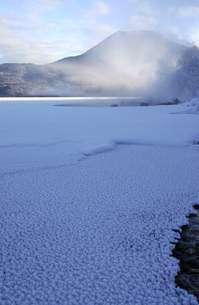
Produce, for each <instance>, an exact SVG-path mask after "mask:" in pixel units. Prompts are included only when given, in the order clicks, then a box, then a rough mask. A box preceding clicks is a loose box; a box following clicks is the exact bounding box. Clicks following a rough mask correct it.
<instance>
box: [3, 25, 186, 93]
mask: <svg viewBox="0 0 199 305" xmlns="http://www.w3.org/2000/svg"><path fill="white" fill-rule="evenodd" d="M184 49H185V47H183V46H181V45H179V44H176V43H174V42H171V41H169V40H167V39H166V38H164V37H163V36H161V35H160V34H158V33H155V32H150V31H131V32H123V31H119V32H117V33H115V34H113V35H111V36H110V37H108V38H107V39H105V40H104V41H102V42H101V43H99V44H98V45H97V46H95V47H93V48H92V49H90V50H88V51H87V52H86V53H84V54H82V55H79V56H76V57H68V58H64V59H61V60H59V61H57V62H55V63H51V64H48V65H43V66H42V65H40V66H39V65H32V64H3V65H0V96H45V95H47V96H90V95H92V96H122V95H124V96H125V95H127V96H137V95H141V96H143V95H147V94H151V93H152V92H153V91H154V89H156V86H157V82H156V81H157V70H158V69H159V64H160V62H162V61H163V62H166V63H171V62H173V61H174V60H176V59H177V58H178V57H179V56H180V54H181V52H182V50H184Z"/></svg>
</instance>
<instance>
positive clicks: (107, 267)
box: [0, 100, 199, 305]
mask: <svg viewBox="0 0 199 305" xmlns="http://www.w3.org/2000/svg"><path fill="white" fill-rule="evenodd" d="M55 104H56V101H53V100H49V101H48V100H45V101H37V102H28V101H26V102H20V101H17V102H15V101H12V100H11V101H8V100H7V101H2V102H0V177H1V184H0V228H1V234H0V304H2V305H9V304H16V305H25V304H30V305H31V304H34V305H35V304H36V305H37V304H38V305H51V304H55V305H59V304H60V305H72V304H74V305H79V304H82V305H91V304H93V305H109V304H111V305H122V304H129V305H132V304H134V305H149V304H150V305H152V304H157V305H159V304H161V305H178V304H182V305H184V304H187V305H195V304H198V303H197V301H196V298H195V297H194V296H192V295H189V294H188V293H187V292H186V291H185V290H182V289H180V288H179V287H176V285H175V276H176V274H177V272H178V270H179V266H178V261H177V260H176V259H175V258H173V257H172V256H171V254H172V249H173V248H174V246H175V245H174V244H173V243H174V242H175V241H177V239H178V238H179V233H176V232H174V231H173V230H174V229H175V230H180V226H182V225H183V224H186V223H187V218H186V216H187V215H188V214H189V213H191V212H193V207H192V206H193V205H194V204H196V203H198V202H199V188H198V181H199V146H198V145H196V143H197V141H199V116H198V108H197V107H198V106H197V105H198V101H196V100H195V101H192V102H191V103H185V104H181V105H175V106H174V105H173V106H151V107H116V108H114V107H104V108H103V107H100V108H99V107H85V108H84V107H55V106H54V105H55ZM194 143H195V144H194Z"/></svg>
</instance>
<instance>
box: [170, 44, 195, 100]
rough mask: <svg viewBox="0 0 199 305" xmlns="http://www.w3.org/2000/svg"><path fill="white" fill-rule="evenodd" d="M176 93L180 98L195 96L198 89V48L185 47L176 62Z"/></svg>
mask: <svg viewBox="0 0 199 305" xmlns="http://www.w3.org/2000/svg"><path fill="white" fill-rule="evenodd" d="M174 79H175V85H176V89H177V94H178V96H179V97H181V98H182V99H187V98H193V97H195V96H197V92H198V90H199V48H198V47H197V46H195V45H193V46H191V47H189V48H187V49H185V51H184V52H183V53H182V56H181V57H180V59H179V60H178V62H177V67H176V72H175V75H174Z"/></svg>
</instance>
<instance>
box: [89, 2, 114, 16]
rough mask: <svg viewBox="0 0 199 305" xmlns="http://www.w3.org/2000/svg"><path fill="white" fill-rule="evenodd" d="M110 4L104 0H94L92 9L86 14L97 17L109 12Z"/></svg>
mask: <svg viewBox="0 0 199 305" xmlns="http://www.w3.org/2000/svg"><path fill="white" fill-rule="evenodd" d="M110 10H111V9H110V5H109V4H108V3H106V2H104V1H93V2H92V7H91V9H89V10H87V11H85V15H86V16H87V17H90V18H97V17H100V16H104V15H107V14H109V12H110Z"/></svg>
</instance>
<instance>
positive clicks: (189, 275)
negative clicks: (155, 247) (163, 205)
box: [173, 205, 199, 302]
mask: <svg viewBox="0 0 199 305" xmlns="http://www.w3.org/2000/svg"><path fill="white" fill-rule="evenodd" d="M194 208H195V209H196V211H197V215H195V214H193V215H190V216H189V217H188V218H189V224H188V225H186V226H183V227H182V232H181V238H180V240H179V241H178V243H177V244H176V247H175V249H174V250H173V256H174V257H176V258H177V259H179V261H180V262H179V265H180V271H179V273H178V275H177V277H176V281H175V282H176V285H177V286H180V287H181V288H183V289H186V290H187V291H188V293H191V294H194V295H195V296H196V298H197V300H198V302H199V205H195V206H194Z"/></svg>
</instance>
